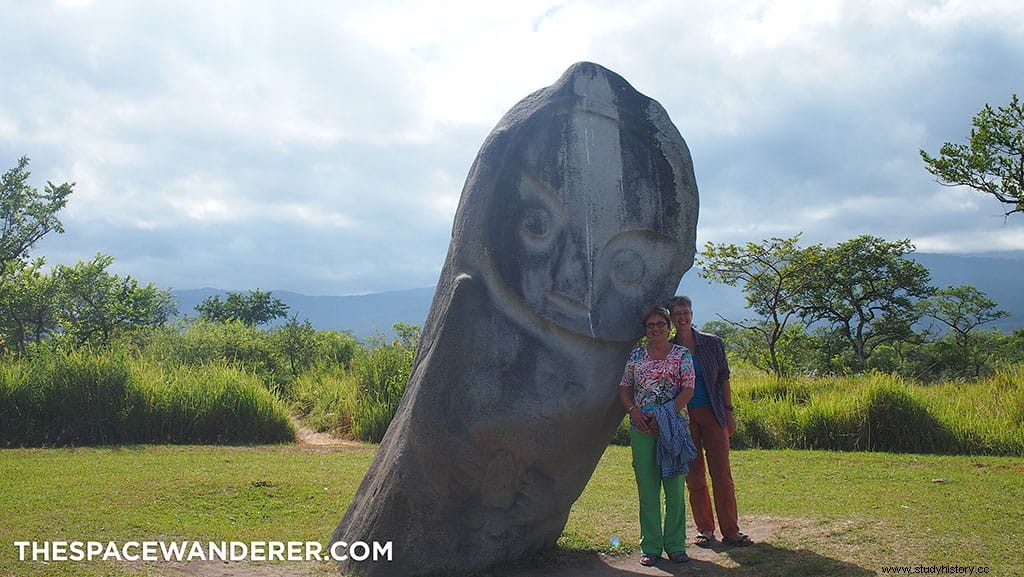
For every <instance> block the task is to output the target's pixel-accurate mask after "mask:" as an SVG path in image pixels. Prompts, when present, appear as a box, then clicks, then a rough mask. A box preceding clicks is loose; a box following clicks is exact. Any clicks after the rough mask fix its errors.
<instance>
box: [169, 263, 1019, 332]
mask: <svg viewBox="0 0 1024 577" xmlns="http://www.w3.org/2000/svg"><path fill="white" fill-rule="evenodd" d="M910 256H911V258H913V259H914V260H916V261H917V262H920V263H921V264H923V265H924V266H926V267H928V269H929V270H930V271H931V273H932V284H933V285H934V286H935V287H937V288H944V287H946V286H959V285H968V284H969V285H972V286H974V287H975V288H977V289H978V290H980V291H982V292H984V293H985V294H986V295H987V296H988V297H989V298H991V299H992V300H994V301H996V302H997V303H999V308H1001V309H1003V310H1006V311H1008V312H1010V313H1011V315H1012V316H1010V317H1009V318H1006V319H1002V320H1000V321H998V322H995V323H991V324H989V325H985V327H984V328H992V327H997V328H999V329H1000V330H1002V331H1004V332H1009V331H1012V330H1015V329H1019V328H1024V290H1022V288H1024V252H1014V253H1009V254H1005V255H1004V254H1000V255H999V256H988V255H949V254H934V253H920V254H917V253H915V254H912V255H910ZM225 292H226V291H223V290H219V289H213V288H203V289H187V290H175V291H174V295H175V296H176V297H177V298H178V311H179V314H180V315H182V316H195V314H196V313H195V305H197V304H199V303H200V302H202V301H203V300H204V299H206V298H208V297H210V296H213V295H216V294H221V295H222V294H224V293H225ZM243 292H245V291H243ZM271 292H272V293H273V295H274V296H275V297H276V298H279V299H281V300H282V301H284V302H285V303H286V304H287V305H288V306H289V316H292V315H295V316H297V318H298V319H299V320H305V319H309V321H310V322H311V323H312V324H313V326H314V327H315V328H317V329H318V330H330V329H335V330H339V331H351V332H352V333H354V334H355V335H356V336H358V337H360V338H363V337H368V336H372V335H375V334H377V333H384V334H387V335H390V334H391V326H392V325H394V324H395V323H397V322H404V323H407V324H413V325H419V326H423V324H424V322H425V321H426V318H427V313H428V312H429V311H430V304H431V302H432V300H433V298H434V287H422V288H414V289H407V290H399V291H387V292H380V293H373V294H366V295H349V296H309V295H304V294H300V293H295V292H289V291H271ZM677 294H685V295H688V296H690V297H691V298H692V299H693V307H694V321H695V322H696V323H697V324H698V325H699V324H701V323H704V322H707V321H711V320H716V319H718V316H719V315H721V316H722V317H725V318H727V319H731V320H741V319H743V318H744V317H747V316H749V312H748V311H747V310H746V308H745V305H746V301H745V299H744V297H743V293H742V292H741V291H740V290H739V289H738V288H733V287H729V286H725V285H711V284H709V283H708V281H706V280H704V279H702V278H700V277H699V276H698V274H697V270H696V269H691V270H690V271H689V272H687V273H686V276H684V277H683V280H682V282H681V283H680V286H679V290H678V291H677Z"/></svg>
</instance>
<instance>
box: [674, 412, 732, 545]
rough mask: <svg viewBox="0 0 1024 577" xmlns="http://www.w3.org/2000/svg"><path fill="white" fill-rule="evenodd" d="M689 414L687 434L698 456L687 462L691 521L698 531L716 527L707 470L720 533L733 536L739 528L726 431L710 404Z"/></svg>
mask: <svg viewBox="0 0 1024 577" xmlns="http://www.w3.org/2000/svg"><path fill="white" fill-rule="evenodd" d="M689 414H690V435H691V436H692V437H693V444H694V445H696V446H697V458H696V459H694V460H693V461H691V462H690V472H689V473H687V474H686V488H687V490H688V491H689V493H690V510H691V511H693V521H694V523H695V524H696V525H697V531H700V532H701V533H703V532H706V531H711V532H714V530H715V517H714V514H713V513H712V511H711V495H710V494H709V492H708V480H707V473H710V474H711V488H712V490H713V492H714V500H715V511H716V512H717V513H718V526H719V527H720V528H721V530H722V536H723V537H728V536H731V535H735V534H736V533H738V532H739V530H740V529H739V524H738V520H737V515H736V489H735V487H734V486H733V482H732V470H731V468H730V467H729V433H728V431H726V430H725V429H724V428H722V426H721V425H719V424H718V420H717V419H715V411H714V410H713V409H711V408H710V407H708V408H705V409H690V410H689ZM705 462H706V463H707V464H706V466H705Z"/></svg>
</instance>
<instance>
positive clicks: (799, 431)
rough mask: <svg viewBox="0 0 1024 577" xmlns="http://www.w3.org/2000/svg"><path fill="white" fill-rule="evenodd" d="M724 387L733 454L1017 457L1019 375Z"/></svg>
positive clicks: (798, 380) (772, 381) (743, 381)
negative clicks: (732, 414)
mask: <svg viewBox="0 0 1024 577" xmlns="http://www.w3.org/2000/svg"><path fill="white" fill-rule="evenodd" d="M731 383H732V390H733V404H734V405H735V406H736V420H737V432H736V435H735V436H734V437H733V441H732V443H733V446H734V447H737V448H755V447H756V448H766V449H769V448H770V449H782V448H793V449H829V450H840V451H887V452H910V453H936V454H987V455H1024V379H1022V375H1021V369H1020V367H1017V368H1011V369H1004V370H1000V371H998V372H997V373H996V374H995V375H994V376H992V377H989V378H986V379H982V380H979V381H974V382H947V383H942V384H939V385H920V384H916V383H913V382H909V381H905V380H904V379H902V378H900V377H896V376H892V375H888V374H882V373H869V374H865V375H858V376H848V377H828V378H813V377H793V378H785V379H776V378H775V377H769V376H756V375H752V374H750V373H741V374H739V375H735V376H734V377H733V379H732V381H731Z"/></svg>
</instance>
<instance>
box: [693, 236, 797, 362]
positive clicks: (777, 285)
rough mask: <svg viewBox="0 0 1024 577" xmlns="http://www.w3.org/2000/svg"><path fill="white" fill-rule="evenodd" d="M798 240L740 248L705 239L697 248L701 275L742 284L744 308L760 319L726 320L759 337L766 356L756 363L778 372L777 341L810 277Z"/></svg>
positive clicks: (786, 239)
mask: <svg viewBox="0 0 1024 577" xmlns="http://www.w3.org/2000/svg"><path fill="white" fill-rule="evenodd" d="M799 240H800V235H799V234H798V235H796V236H793V237H791V238H771V239H768V240H764V241H761V243H753V242H750V243H747V245H746V246H742V247H740V246H737V245H734V244H719V245H715V244H712V243H710V242H709V243H707V244H706V245H705V246H704V250H703V251H702V252H701V253H700V259H701V260H700V262H699V266H700V268H701V272H700V276H702V277H704V278H706V279H708V280H711V281H714V282H718V283H722V284H727V285H729V286H737V285H739V284H742V285H743V288H742V290H743V294H744V295H745V296H746V299H747V308H749V309H751V310H753V311H754V312H755V313H757V314H758V315H760V318H757V319H744V320H743V321H741V322H735V321H728V322H731V323H733V324H735V325H737V326H740V327H743V328H745V329H747V330H750V331H754V332H756V333H757V334H759V335H760V336H761V338H762V339H763V341H764V344H765V349H766V353H767V357H766V359H765V362H764V363H758V366H761V367H763V368H766V369H767V370H769V371H770V372H772V373H774V374H776V375H779V376H781V375H782V374H784V373H785V372H786V371H787V370H788V367H787V366H786V363H785V362H784V360H783V355H782V354H781V351H780V350H779V348H780V343H781V341H782V339H783V335H785V333H786V327H787V325H788V324H789V322H790V321H791V320H792V319H793V318H794V317H795V316H796V314H797V301H798V299H799V298H800V296H801V295H802V294H803V293H804V291H805V289H806V285H807V283H808V282H809V279H810V276H809V275H808V269H807V267H808V262H807V259H806V258H805V251H804V249H801V248H800V247H799V246H798V242H799Z"/></svg>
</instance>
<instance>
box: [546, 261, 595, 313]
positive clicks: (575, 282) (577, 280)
mask: <svg viewBox="0 0 1024 577" xmlns="http://www.w3.org/2000/svg"><path fill="white" fill-rule="evenodd" d="M581 252H582V251H578V250H576V249H575V247H567V248H566V249H565V250H563V251H562V254H561V258H559V259H558V262H557V266H556V268H555V270H554V279H552V280H553V282H552V283H551V291H550V292H549V293H548V294H549V296H550V298H551V300H553V301H554V302H555V303H556V304H557V305H558V306H559V307H560V308H562V309H564V310H565V312H568V313H573V314H580V313H582V314H586V313H587V311H589V310H590V293H591V291H590V281H591V278H590V268H589V263H590V259H589V258H588V257H589V255H585V254H580V253H581Z"/></svg>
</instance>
